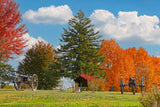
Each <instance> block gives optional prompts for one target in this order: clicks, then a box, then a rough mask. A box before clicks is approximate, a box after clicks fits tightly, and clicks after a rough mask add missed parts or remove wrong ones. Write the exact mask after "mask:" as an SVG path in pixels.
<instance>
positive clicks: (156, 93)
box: [138, 84, 160, 107]
mask: <svg viewBox="0 0 160 107" xmlns="http://www.w3.org/2000/svg"><path fill="white" fill-rule="evenodd" d="M159 88H160V84H158V85H157V84H154V86H153V87H152V88H151V89H150V90H148V91H147V92H144V93H142V94H141V96H140V97H139V98H138V99H139V102H140V103H141V104H142V105H143V106H144V107H160V89H159Z"/></svg>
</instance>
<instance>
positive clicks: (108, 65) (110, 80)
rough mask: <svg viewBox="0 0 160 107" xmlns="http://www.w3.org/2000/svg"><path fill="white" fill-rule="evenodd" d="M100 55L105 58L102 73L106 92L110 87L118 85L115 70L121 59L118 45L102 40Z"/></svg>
mask: <svg viewBox="0 0 160 107" xmlns="http://www.w3.org/2000/svg"><path fill="white" fill-rule="evenodd" d="M101 45H102V48H101V50H100V53H102V54H103V56H105V58H106V59H105V63H104V64H102V67H104V72H105V73H106V75H107V76H106V80H107V84H106V90H110V87H113V86H115V85H118V77H119V73H120V72H119V71H118V70H116V69H115V67H116V65H117V64H118V61H119V60H120V59H121V54H122V49H121V48H120V47H119V45H118V43H116V42H115V41H114V40H104V41H103V42H102V43H101ZM117 76H118V77H117Z"/></svg>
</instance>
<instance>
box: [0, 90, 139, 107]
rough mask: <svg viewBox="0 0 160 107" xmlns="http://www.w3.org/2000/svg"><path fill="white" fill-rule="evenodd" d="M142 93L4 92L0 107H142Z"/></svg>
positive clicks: (1, 93)
mask: <svg viewBox="0 0 160 107" xmlns="http://www.w3.org/2000/svg"><path fill="white" fill-rule="evenodd" d="M139 95H140V93H136V95H133V94H132V93H131V92H124V95H121V94H120V92H85V91H83V92H82V93H80V92H76V93H72V92H67V91H64V92H61V91H55V90H48V91H42V90H40V91H35V92H33V91H2V90H0V107H8V106H9V107H10V106H11V107H108V106H109V107H114V106H116V107H117V106H118V107H119V106H120V107H126V106H127V107H128V106H138V107H139V106H141V104H140V103H139V102H138V96H139Z"/></svg>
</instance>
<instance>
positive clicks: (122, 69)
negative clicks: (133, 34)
mask: <svg viewBox="0 0 160 107" xmlns="http://www.w3.org/2000/svg"><path fill="white" fill-rule="evenodd" d="M101 45H102V48H101V50H100V53H103V56H105V62H104V63H103V65H102V66H104V67H105V68H104V72H105V73H106V74H107V75H106V77H105V78H106V79H107V82H106V89H107V90H109V89H110V87H114V90H115V91H119V90H120V87H119V84H120V77H121V76H123V78H124V83H128V79H129V78H130V77H133V78H135V79H136V84H140V80H141V77H142V76H143V78H144V83H145V85H146V89H148V88H149V87H151V86H152V84H153V82H157V83H159V81H160V80H159V77H160V75H159V74H160V73H159V72H160V69H159V66H160V58H158V57H155V56H150V55H148V53H147V51H146V50H145V49H144V48H142V47H140V48H139V49H138V50H137V49H136V48H135V47H133V48H128V49H122V48H120V47H119V45H118V43H116V42H115V41H114V40H112V39H111V40H104V41H103V42H102V43H101ZM125 90H129V88H126V89H125ZM139 90H140V89H138V91H139Z"/></svg>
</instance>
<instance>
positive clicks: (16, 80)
mask: <svg viewBox="0 0 160 107" xmlns="http://www.w3.org/2000/svg"><path fill="white" fill-rule="evenodd" d="M14 87H15V89H16V90H17V91H18V90H20V89H21V83H20V80H19V77H18V75H16V76H15V78H14Z"/></svg>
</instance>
